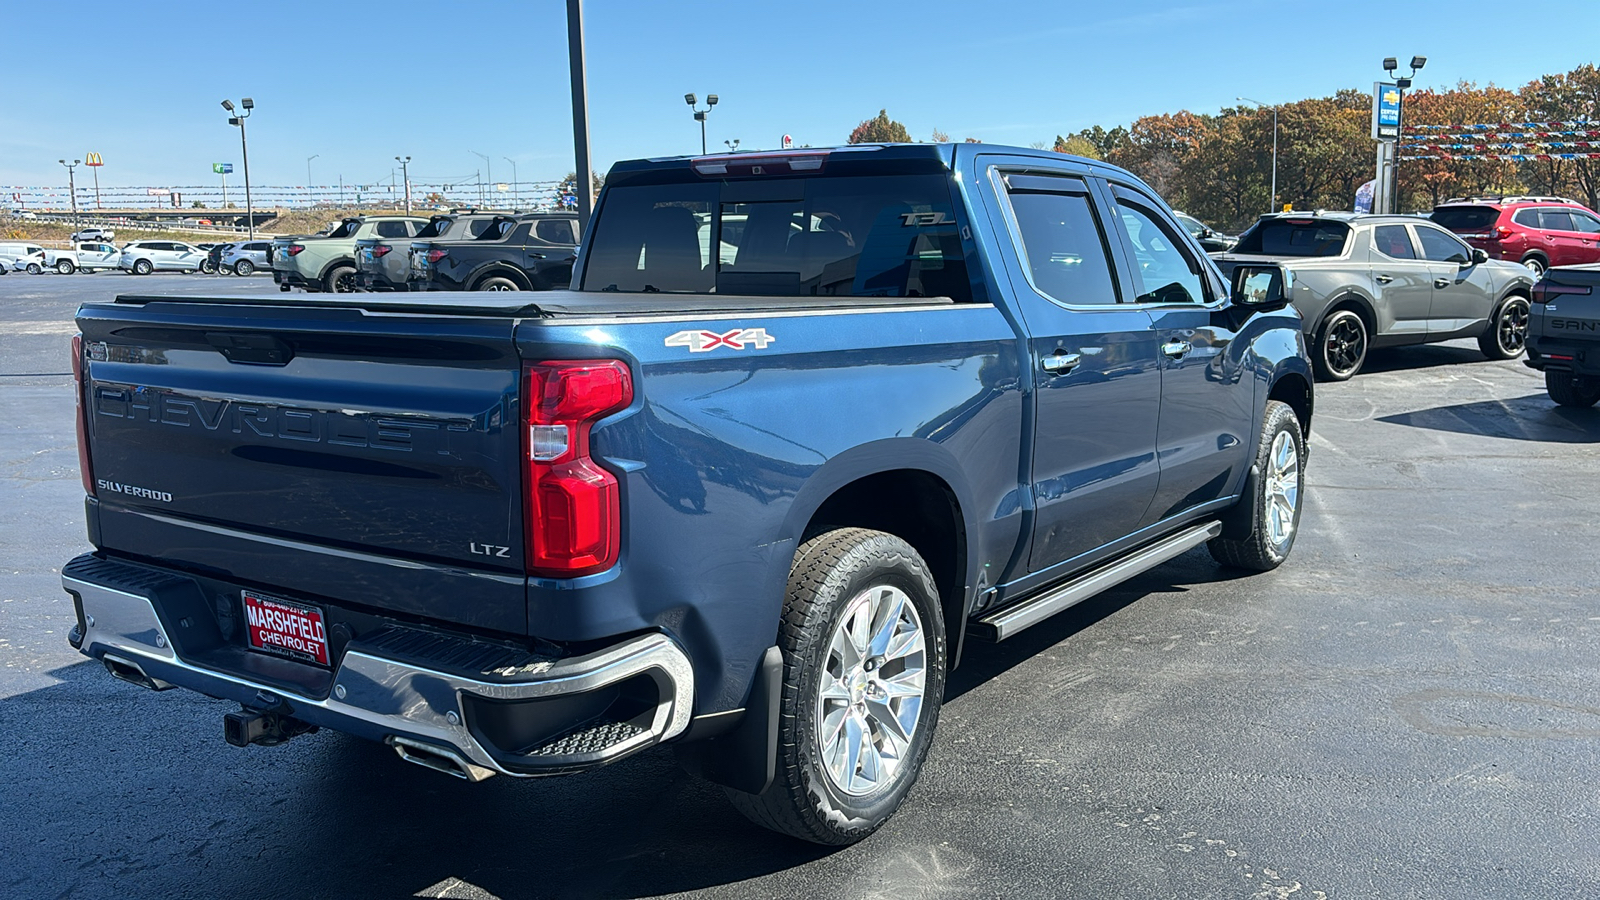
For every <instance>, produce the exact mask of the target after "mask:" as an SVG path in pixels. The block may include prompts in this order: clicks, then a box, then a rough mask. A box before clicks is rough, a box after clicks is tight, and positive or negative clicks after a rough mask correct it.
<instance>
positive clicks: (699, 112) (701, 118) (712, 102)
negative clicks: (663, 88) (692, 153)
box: [683, 94, 717, 156]
mask: <svg viewBox="0 0 1600 900" xmlns="http://www.w3.org/2000/svg"><path fill="white" fill-rule="evenodd" d="M683 102H685V103H687V104H689V108H690V109H694V105H695V103H696V102H697V101H696V100H695V96H694V95H693V94H684V95H683ZM716 105H717V95H716V94H707V95H706V108H705V109H694V120H695V121H696V122H699V123H700V155H701V156H705V155H706V115H707V114H708V113H710V112H711V107H713V106H716Z"/></svg>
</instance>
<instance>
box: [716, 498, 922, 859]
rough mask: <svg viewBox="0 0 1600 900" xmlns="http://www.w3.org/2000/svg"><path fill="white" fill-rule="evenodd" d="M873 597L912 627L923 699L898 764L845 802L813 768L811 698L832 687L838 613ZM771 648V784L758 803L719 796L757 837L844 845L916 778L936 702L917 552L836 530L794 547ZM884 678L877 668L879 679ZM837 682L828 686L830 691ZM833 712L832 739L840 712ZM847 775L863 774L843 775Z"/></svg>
mask: <svg viewBox="0 0 1600 900" xmlns="http://www.w3.org/2000/svg"><path fill="white" fill-rule="evenodd" d="M880 588H881V589H884V590H885V591H888V590H891V589H893V590H898V591H900V592H903V593H904V596H905V597H906V598H907V599H908V600H909V601H910V605H911V607H913V608H914V610H915V612H916V615H917V617H918V618H920V623H921V624H922V635H923V652H922V655H921V659H922V660H923V664H924V670H923V672H924V684H923V694H922V699H921V704H920V708H919V709H918V710H917V712H916V720H915V722H916V724H915V725H914V726H913V727H912V729H911V733H910V739H909V742H908V743H906V744H905V749H904V751H903V752H902V753H901V755H900V756H899V757H898V759H899V762H898V764H897V765H898V768H896V769H895V770H894V771H893V772H891V773H890V774H888V775H887V776H886V778H887V780H886V782H885V783H884V784H883V785H881V786H880V787H876V788H873V789H871V790H870V791H866V792H863V793H858V794H849V793H846V792H844V791H843V790H840V788H839V786H838V785H837V784H836V783H835V781H834V780H833V778H834V776H832V775H830V774H829V773H828V770H827V764H826V762H825V761H824V760H823V751H822V746H821V741H822V736H821V734H820V731H819V729H820V727H821V723H820V722H819V712H818V707H819V705H820V704H821V703H822V702H823V701H822V699H821V697H820V695H819V691H820V690H821V687H822V684H823V682H822V680H821V679H822V678H824V677H835V678H838V676H832V675H829V673H828V669H827V666H828V665H829V660H830V658H831V657H830V652H829V647H830V643H831V641H832V639H833V637H834V635H835V633H836V631H837V630H838V629H839V628H840V626H841V624H842V622H843V621H844V618H843V617H844V614H845V613H846V611H848V610H850V609H852V608H857V604H859V603H861V602H862V599H863V598H864V597H867V596H868V592H869V591H873V590H876V589H880ZM902 615H903V614H902ZM901 621H902V620H901V619H900V618H899V617H897V618H896V622H901ZM897 627H898V626H897ZM778 644H779V646H780V647H781V649H782V650H783V691H782V706H781V716H780V719H779V725H778V760H777V775H776V777H775V778H774V779H773V782H772V784H771V785H770V786H769V787H768V788H767V789H766V790H765V791H764V792H762V793H760V794H746V793H743V792H741V791H736V790H732V789H729V790H728V792H727V793H728V796H729V798H730V799H731V800H732V802H733V805H734V806H735V807H736V808H738V810H739V811H740V812H741V813H743V814H744V815H745V816H747V817H748V818H749V819H750V820H751V821H753V822H755V823H756V824H758V825H761V826H762V827H764V828H769V829H771V830H773V831H776V832H779V833H781V834H787V835H790V836H792V837H797V838H800V839H801V840H806V841H812V842H814V843H818V844H828V845H832V846H843V845H846V844H853V843H855V842H856V841H859V840H861V839H862V838H865V837H866V836H867V835H870V834H872V832H874V831H876V830H877V829H878V827H879V826H881V825H882V824H883V823H884V822H885V821H887V820H888V818H889V816H890V815H892V814H893V813H894V811H895V809H896V808H898V807H899V805H900V803H901V801H902V800H904V799H905V796H906V793H907V792H908V791H910V789H911V786H912V784H914V783H915V782H916V780H917V774H918V773H919V772H920V771H921V769H922V763H923V760H924V759H925V758H926V756H927V753H928V746H929V744H930V743H931V741H932V738H933V731H934V727H935V725H936V724H937V723H938V719H939V707H940V705H941V704H942V702H943V700H944V679H945V654H946V645H945V631H944V619H943V617H942V615H941V614H940V607H939V594H938V589H937V588H936V587H935V586H934V581H933V575H932V574H931V573H930V572H929V570H928V566H927V564H926V563H924V562H923V560H922V557H920V556H918V555H917V551H916V550H914V549H912V548H911V545H909V544H907V543H906V542H905V541H903V540H901V539H900V538H898V537H895V536H894V535H892V534H886V533H884V532H881V531H869V530H867V529H865V528H842V529H839V530H836V531H830V532H827V533H825V534H822V535H818V536H817V537H815V538H812V539H811V540H809V541H806V542H805V544H804V545H802V546H801V547H800V550H799V552H798V553H796V554H795V558H794V563H793V565H792V566H791V567H790V569H789V588H788V595H787V598H786V599H785V602H784V608H783V620H782V622H781V623H780V627H779V629H778ZM873 659H878V657H869V658H868V661H867V663H866V664H867V665H868V668H867V669H866V671H871V668H870V666H871V660H873ZM889 670H890V666H889V665H885V666H884V667H883V668H882V669H880V670H879V671H889ZM841 674H843V673H841ZM876 677H885V676H876ZM887 677H888V678H893V677H894V676H893V675H890V676H887ZM842 680H844V679H843V678H839V679H838V680H836V681H835V682H834V685H835V687H839V686H840V681H842ZM852 690H853V689H852ZM871 690H872V688H870V687H869V688H865V689H864V692H863V694H862V696H863V697H865V696H871V694H870V691H871ZM879 696H882V695H879ZM830 702H833V701H830ZM837 702H843V703H845V704H846V705H847V706H849V707H850V708H858V705H859V704H861V703H863V702H864V701H863V700H862V698H861V697H857V698H856V699H854V700H850V701H837ZM838 712H839V713H840V715H841V719H840V729H841V730H842V729H843V727H844V724H845V713H844V711H843V710H838ZM874 721H876V720H874ZM880 731H881V726H874V727H873V728H872V729H870V730H868V731H866V732H864V734H866V735H868V736H870V735H874V734H879V733H880ZM884 734H885V736H887V735H886V732H884ZM856 771H864V769H859V770H852V772H853V773H854V772H856Z"/></svg>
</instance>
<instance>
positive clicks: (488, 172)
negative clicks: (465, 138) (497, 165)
mask: <svg viewBox="0 0 1600 900" xmlns="http://www.w3.org/2000/svg"><path fill="white" fill-rule="evenodd" d="M467 152H468V153H471V154H472V155H473V156H476V157H478V158H479V159H481V160H483V169H484V176H483V177H484V178H486V179H488V180H489V183H490V184H493V183H494V167H493V166H491V165H490V164H489V157H487V156H484V155H483V154H482V153H479V152H478V151H476V150H468V151H467ZM478 205H479V206H482V205H483V181H482V180H480V181H479V182H478Z"/></svg>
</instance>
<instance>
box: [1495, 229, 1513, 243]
mask: <svg viewBox="0 0 1600 900" xmlns="http://www.w3.org/2000/svg"><path fill="white" fill-rule="evenodd" d="M1494 233H1495V235H1497V236H1498V237H1499V238H1500V240H1502V241H1503V240H1505V239H1506V238H1508V237H1511V229H1510V228H1509V227H1507V226H1505V225H1496V226H1495V227H1494Z"/></svg>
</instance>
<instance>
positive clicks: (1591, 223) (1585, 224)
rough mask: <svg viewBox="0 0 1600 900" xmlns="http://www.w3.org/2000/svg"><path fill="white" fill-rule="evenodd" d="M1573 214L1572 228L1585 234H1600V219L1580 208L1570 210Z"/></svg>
mask: <svg viewBox="0 0 1600 900" xmlns="http://www.w3.org/2000/svg"><path fill="white" fill-rule="evenodd" d="M1568 212H1569V213H1570V214H1571V216H1572V230H1573V231H1581V232H1583V233H1585V234H1600V219H1597V218H1595V217H1594V216H1591V215H1589V214H1588V213H1586V212H1579V211H1578V210H1575V209H1574V210H1569V211H1568Z"/></svg>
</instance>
